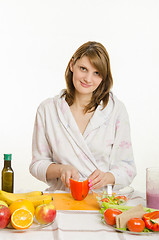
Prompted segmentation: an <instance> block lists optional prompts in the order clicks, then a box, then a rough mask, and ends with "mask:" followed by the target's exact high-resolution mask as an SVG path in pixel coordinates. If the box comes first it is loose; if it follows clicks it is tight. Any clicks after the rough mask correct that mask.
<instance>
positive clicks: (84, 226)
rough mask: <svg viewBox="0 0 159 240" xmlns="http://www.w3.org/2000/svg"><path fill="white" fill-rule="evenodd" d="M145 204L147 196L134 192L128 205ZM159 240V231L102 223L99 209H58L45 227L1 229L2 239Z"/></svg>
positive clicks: (0, 236)
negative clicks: (144, 231) (133, 230)
mask: <svg viewBox="0 0 159 240" xmlns="http://www.w3.org/2000/svg"><path fill="white" fill-rule="evenodd" d="M139 203H141V204H143V205H144V206H145V196H144V194H141V193H139V192H134V194H133V197H132V200H131V201H129V203H128V205H132V206H134V205H136V204H139ZM1 239H2V240H40V239H43V240H48V239H49V240H99V239H102V240H104V239H107V240H131V239H132V240H134V239H140V240H151V239H152V240H153V239H154V240H158V239H159V233H153V234H149V235H131V234H128V233H120V232H116V231H114V229H113V228H112V227H109V226H106V225H104V224H103V223H101V215H100V214H99V212H98V211H57V217H56V220H55V222H54V223H53V224H52V225H50V226H48V227H46V228H43V229H40V230H36V231H26V232H18V233H17V232H13V231H10V230H7V231H4V230H0V240H1Z"/></svg>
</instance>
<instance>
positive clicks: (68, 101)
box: [30, 42, 136, 190]
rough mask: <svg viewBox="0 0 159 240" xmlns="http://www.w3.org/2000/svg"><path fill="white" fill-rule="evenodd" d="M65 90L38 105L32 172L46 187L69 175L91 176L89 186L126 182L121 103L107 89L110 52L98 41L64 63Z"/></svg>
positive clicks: (128, 169)
mask: <svg viewBox="0 0 159 240" xmlns="http://www.w3.org/2000/svg"><path fill="white" fill-rule="evenodd" d="M65 79H66V85H67V88H66V90H62V91H61V93H60V94H59V95H58V96H55V97H54V98H51V99H47V100H45V101H44V102H42V103H41V104H40V106H39V107H38V110H37V114H36V120H35V126H34V133H33V143H32V147H33V148H32V151H33V158H32V162H31V164H30V173H31V174H32V175H33V176H34V177H36V178H37V179H39V180H41V181H44V182H45V183H47V184H48V185H49V186H50V188H49V190H66V189H67V187H69V178H73V179H75V180H79V178H80V177H83V178H89V180H90V187H91V188H92V189H93V188H94V189H95V188H100V187H103V186H105V185H106V184H108V183H111V184H114V183H117V184H122V185H123V187H124V186H127V185H129V184H130V183H131V182H132V180H133V178H134V177H135V175H136V167H135V163H134V158H133V152H132V145H131V139H130V127H129V119H128V114H127V111H126V109H125V106H124V105H123V103H122V102H121V101H119V100H118V99H117V98H116V97H115V96H114V95H113V93H112V92H111V91H110V89H111V87H112V85H113V79H112V75H111V69H110V60H109V55H108V53H107V51H106V49H105V47H104V46H103V45H102V44H100V43H97V42H87V43H85V44H83V45H82V46H80V47H79V48H78V49H77V51H76V52H75V53H74V55H73V56H72V58H71V60H70V61H69V63H68V66H67V69H66V72H65Z"/></svg>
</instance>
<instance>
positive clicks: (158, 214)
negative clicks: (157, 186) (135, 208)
mask: <svg viewBox="0 0 159 240" xmlns="http://www.w3.org/2000/svg"><path fill="white" fill-rule="evenodd" d="M143 220H144V222H145V226H146V227H147V228H148V229H150V230H152V231H154V232H158V231H159V211H154V212H150V213H145V214H144V215H143Z"/></svg>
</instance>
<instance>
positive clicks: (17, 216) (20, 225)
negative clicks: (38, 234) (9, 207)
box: [11, 208, 34, 230]
mask: <svg viewBox="0 0 159 240" xmlns="http://www.w3.org/2000/svg"><path fill="white" fill-rule="evenodd" d="M33 219H34V217H33V214H32V213H31V212H30V211H29V210H27V209H23V208H20V209H17V210H15V211H14V212H13V214H12V215H11V223H12V226H13V227H14V228H15V229H19V230H22V229H27V228H29V227H30V226H31V225H32V223H33Z"/></svg>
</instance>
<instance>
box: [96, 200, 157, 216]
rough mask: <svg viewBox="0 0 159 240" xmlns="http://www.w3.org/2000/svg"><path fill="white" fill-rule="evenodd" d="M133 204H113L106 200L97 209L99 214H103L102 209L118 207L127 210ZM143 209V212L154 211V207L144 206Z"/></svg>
mask: <svg viewBox="0 0 159 240" xmlns="http://www.w3.org/2000/svg"><path fill="white" fill-rule="evenodd" d="M132 207H133V206H126V205H117V204H116V205H115V204H110V203H107V202H103V203H102V204H101V209H100V210H99V211H100V213H101V214H104V211H105V210H106V209H107V208H115V209H119V210H121V211H122V212H124V211H126V210H129V209H131V208H132ZM144 210H145V212H153V211H156V209H152V208H146V207H144Z"/></svg>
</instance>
